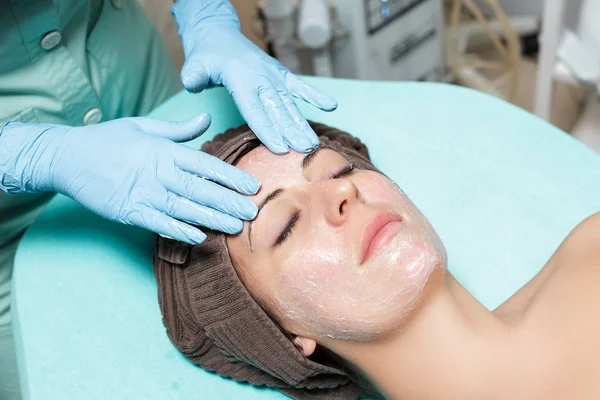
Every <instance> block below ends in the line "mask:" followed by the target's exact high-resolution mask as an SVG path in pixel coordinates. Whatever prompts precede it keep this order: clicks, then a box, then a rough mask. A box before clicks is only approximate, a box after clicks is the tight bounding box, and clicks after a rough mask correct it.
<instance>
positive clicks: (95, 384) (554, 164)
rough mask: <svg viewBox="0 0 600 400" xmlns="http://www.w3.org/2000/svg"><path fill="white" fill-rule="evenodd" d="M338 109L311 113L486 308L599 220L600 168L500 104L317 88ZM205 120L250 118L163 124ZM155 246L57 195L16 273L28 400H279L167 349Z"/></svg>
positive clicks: (209, 98) (216, 107)
mask: <svg viewBox="0 0 600 400" xmlns="http://www.w3.org/2000/svg"><path fill="white" fill-rule="evenodd" d="M309 81H310V82H311V83H313V84H315V85H317V86H318V87H319V88H320V89H322V90H324V91H325V92H327V93H330V94H332V95H333V96H335V97H336V98H337V100H338V101H339V109H338V110H337V111H335V112H333V113H330V114H328V113H323V112H320V111H317V110H315V109H313V108H311V107H309V106H305V105H302V106H301V107H302V111H303V112H304V115H305V116H306V117H307V118H309V119H313V120H316V121H321V122H324V123H327V124H330V125H333V126H336V127H338V128H341V129H344V130H347V131H348V132H350V133H352V134H354V135H357V136H359V137H360V138H361V139H363V140H364V141H365V143H366V144H367V145H368V146H369V150H370V152H371V155H372V157H373V159H374V161H375V164H376V165H377V166H378V167H379V168H381V169H382V170H383V171H384V172H386V173H387V174H388V175H390V177H391V178H392V179H394V180H395V181H396V182H397V183H398V184H399V186H400V187H401V188H402V189H403V190H404V191H405V192H406V193H407V194H408V195H409V197H411V199H412V200H413V201H414V202H415V204H416V205H417V206H418V207H419V208H420V209H421V210H422V211H423V213H424V214H425V215H426V216H427V217H428V218H429V219H430V221H431V222H432V224H433V226H434V227H435V228H436V230H437V231H438V233H439V234H440V236H441V238H442V240H443V241H444V243H445V245H446V247H447V250H448V255H449V264H450V269H451V271H452V272H453V273H454V274H455V276H456V277H457V279H458V280H459V281H460V282H462V283H463V284H464V285H465V286H466V287H467V289H469V290H470V291H471V292H472V293H473V294H474V295H475V296H476V297H477V298H478V299H479V300H480V301H481V302H482V303H483V304H484V305H485V306H487V307H488V308H490V309H493V308H495V307H496V306H498V305H499V304H501V303H502V302H503V301H504V300H505V299H507V298H508V297H510V296H511V295H512V294H513V293H514V292H515V291H516V290H518V289H519V288H520V287H521V286H522V285H523V284H525V283H526V282H527V280H529V279H530V278H531V277H532V276H534V275H535V274H536V273H537V272H538V271H539V269H540V268H541V267H542V266H543V265H544V263H545V262H546V261H547V259H548V258H549V257H550V256H551V255H552V253H553V252H554V251H555V250H556V248H557V246H558V245H559V244H560V243H561V241H562V240H563V239H564V238H565V237H566V235H567V234H568V233H569V232H570V231H571V229H572V228H574V227H575V225H576V224H577V223H579V222H580V221H581V220H583V219H584V218H585V217H587V216H589V215H591V214H593V213H595V212H598V211H600V156H598V155H597V154H596V153H594V152H592V151H591V150H589V149H587V148H586V147H584V146H583V145H582V144H580V143H578V142H577V141H575V140H574V139H572V138H571V137H570V136H568V135H567V134H565V133H563V132H562V131H560V130H558V129H556V128H554V127H552V126H551V125H549V124H548V123H546V122H544V121H542V120H540V119H538V118H536V117H535V116H533V115H531V114H529V113H527V112H525V111H522V110H521V109H518V108H516V107H514V106H512V105H510V104H507V103H505V102H503V101H501V100H498V99H495V98H492V97H490V96H487V95H484V94H481V93H478V92H474V91H471V90H468V89H463V88H459V87H455V86H448V85H441V84H432V83H400V82H397V83H388V82H386V83H383V82H359V81H346V80H333V79H316V78H311V79H309ZM197 112H210V113H211V114H212V116H213V126H212V127H211V128H210V130H209V131H208V133H207V134H206V135H205V136H204V138H201V139H199V140H196V142H195V143H192V144H191V145H192V146H195V147H198V146H199V145H200V143H201V141H202V140H206V139H207V138H211V137H213V136H214V135H215V134H217V133H219V132H221V131H223V130H224V129H225V128H228V127H231V126H236V125H238V124H240V123H241V122H242V120H241V117H240V116H239V114H238V113H237V111H236V109H235V107H234V105H233V102H232V101H231V100H230V98H229V95H228V94H227V92H226V91H225V90H223V89H213V90H210V91H207V92H205V93H203V94H201V95H191V94H187V93H180V94H178V95H177V96H175V97H174V98H172V99H171V100H169V101H167V102H166V103H165V104H164V105H162V106H161V107H159V108H158V109H157V110H156V111H155V112H153V116H154V117H157V118H164V119H184V118H187V117H190V116H192V115H194V114H195V113H197ZM151 253H152V235H151V234H149V233H147V232H143V231H141V230H139V229H136V228H132V227H127V226H120V225H117V224H115V223H111V222H108V221H105V220H103V219H101V218H100V217H98V216H96V215H94V214H92V213H90V212H88V211H86V210H84V209H83V208H82V207H80V206H78V205H77V204H76V203H74V202H73V201H71V200H69V199H67V198H65V197H62V196H57V197H56V198H55V199H54V200H53V201H52V202H51V203H50V204H49V206H48V208H47V209H46V210H45V211H44V212H43V213H42V215H41V216H40V217H39V218H38V220H37V221H36V222H35V223H34V225H33V226H32V227H31V229H30V230H29V231H28V232H27V234H26V235H25V237H24V239H23V241H22V242H21V245H20V247H19V250H18V253H17V259H16V264H15V275H14V282H13V285H14V286H13V289H14V292H13V293H14V300H13V301H14V306H15V307H14V316H13V318H14V324H15V336H16V340H17V353H18V359H19V363H20V370H21V373H22V381H23V382H22V385H23V388H24V393H25V398H32V399H161V400H162V399H278V398H285V396H283V395H281V394H279V393H278V392H275V391H272V390H265V389H256V388H252V387H249V386H246V385H242V384H237V383H235V382H232V381H229V380H226V379H222V378H220V377H217V376H215V375H213V374H210V373H206V372H204V371H203V370H201V369H199V368H197V367H195V366H194V365H192V364H191V363H189V362H187V361H186V360H185V359H184V358H183V356H181V355H180V354H179V353H178V352H177V351H176V349H175V348H174V347H173V346H172V345H171V344H170V342H169V340H168V338H167V336H166V334H165V330H164V327H163V325H162V322H161V315H160V311H159V308H158V303H157V295H156V285H155V282H154V277H153V274H152V269H151Z"/></svg>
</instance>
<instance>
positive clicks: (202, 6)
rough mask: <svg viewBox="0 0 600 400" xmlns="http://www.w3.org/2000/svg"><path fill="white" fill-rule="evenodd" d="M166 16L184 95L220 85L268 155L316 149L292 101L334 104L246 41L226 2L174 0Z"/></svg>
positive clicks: (328, 107) (324, 107)
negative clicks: (179, 55)
mask: <svg viewBox="0 0 600 400" xmlns="http://www.w3.org/2000/svg"><path fill="white" fill-rule="evenodd" d="M171 12H172V13H173V16H174V17H175V20H176V21H177V25H178V27H179V36H181V39H182V41H183V49H184V52H185V56H186V61H185V64H184V66H183V69H182V71H181V80H182V81H183V84H184V86H185V88H186V89H187V90H188V91H190V92H200V91H202V90H203V89H205V88H208V87H213V86H220V85H223V86H225V87H226V88H227V89H228V90H229V93H231V96H232V97H233V100H234V101H235V103H236V105H237V107H238V109H239V110H240V113H241V114H242V116H243V117H244V119H245V120H246V121H247V122H248V125H249V126H250V128H251V129H252V130H253V131H254V133H256V136H258V138H259V139H260V140H261V141H262V142H263V143H264V144H265V145H266V146H267V147H268V148H269V149H270V150H271V151H273V152H274V153H277V154H281V153H286V152H288V151H289V149H290V148H291V149H293V150H296V151H299V152H305V151H308V150H310V149H312V148H315V147H318V145H319V140H318V138H317V135H316V134H315V133H314V132H313V130H312V129H311V127H310V126H309V124H308V123H307V122H306V120H305V119H304V117H302V115H301V114H300V111H299V110H298V108H297V107H296V104H295V103H294V101H293V97H297V98H300V99H302V100H304V101H306V102H308V103H310V104H312V105H313V106H315V107H318V108H320V109H322V110H325V111H332V110H335V108H336V107H337V103H336V101H335V100H334V99H332V98H331V97H329V96H327V95H326V94H324V93H322V92H320V91H319V90H317V89H315V88H314V87H312V86H311V85H309V84H307V83H306V82H304V81H302V80H301V79H299V78H297V77H296V76H295V75H294V74H293V73H291V72H290V71H289V70H288V69H287V68H285V67H284V66H283V65H281V64H280V63H279V62H278V61H277V60H275V59H274V58H272V57H270V56H268V55H267V54H265V53H264V52H263V51H262V50H261V49H260V48H258V47H257V46H256V45H254V44H253V43H252V42H251V41H250V40H248V39H247V38H246V37H245V36H244V35H243V34H242V33H241V32H240V23H239V20H238V17H237V13H236V11H235V8H234V7H233V6H232V5H231V4H230V3H229V1H227V0H177V2H176V3H175V4H174V5H173V8H172V9H171Z"/></svg>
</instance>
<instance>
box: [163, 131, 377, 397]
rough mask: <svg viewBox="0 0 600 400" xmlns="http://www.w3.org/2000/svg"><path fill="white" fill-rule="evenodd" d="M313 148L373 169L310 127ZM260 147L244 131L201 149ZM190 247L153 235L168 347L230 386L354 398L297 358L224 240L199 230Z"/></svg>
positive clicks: (344, 139) (343, 376)
mask: <svg viewBox="0 0 600 400" xmlns="http://www.w3.org/2000/svg"><path fill="white" fill-rule="evenodd" d="M310 124H311V126H312V128H313V129H314V131H315V132H316V133H317V135H318V136H319V138H320V140H321V145H322V146H326V147H328V148H332V149H334V150H336V151H337V152H339V153H340V154H342V155H343V156H344V157H346V158H347V159H348V161H349V162H351V163H353V164H354V166H356V167H357V168H359V169H369V170H376V169H375V167H373V165H372V164H371V163H370V161H369V154H368V151H367V148H366V147H365V146H364V144H362V143H361V142H360V140H358V139H357V138H354V137H352V136H350V135H349V134H348V133H345V132H342V131H340V130H338V129H335V128H331V127H328V126H326V125H323V124H317V123H312V122H311V123H310ZM259 145H260V142H259V140H258V139H257V138H256V136H255V135H254V134H253V133H252V132H251V131H250V129H249V128H248V126H247V125H242V126H240V127H238V128H234V129H229V130H227V131H226V132H225V133H223V134H220V135H217V136H216V137H215V138H214V139H213V140H212V141H210V142H207V143H205V144H204V145H203V146H202V150H203V151H204V152H206V153H209V154H213V155H215V156H216V157H218V158H220V159H221V160H224V161H226V162H228V163H230V164H235V163H236V162H237V161H238V160H239V158H241V157H242V156H243V155H245V154H247V153H248V152H249V151H250V150H251V149H254V148H255V147H257V146H259ZM204 231H205V232H206V233H207V238H206V241H205V242H204V243H202V244H200V245H196V246H191V245H188V244H186V243H182V242H176V241H173V240H170V239H166V238H163V237H157V240H156V246H155V249H154V258H153V264H154V274H155V276H156V280H157V283H158V301H159V304H160V309H161V311H162V315H163V323H164V325H165V327H166V328H167V335H168V336H169V339H170V340H171V342H172V343H173V344H174V345H175V347H177V348H178V349H179V350H180V351H181V352H182V353H183V354H184V355H185V356H186V357H188V358H189V359H190V361H192V362H193V363H194V364H197V365H199V366H201V367H202V368H204V369H206V370H209V371H212V372H216V373H217V374H219V375H221V376H226V377H229V378H232V379H235V380H236V381H240V382H248V383H251V384H253V385H257V386H268V387H273V388H276V389H278V390H280V391H282V392H284V393H286V394H288V395H289V396H291V397H293V398H296V399H334V400H335V399H356V398H359V397H361V396H363V395H366V393H364V391H363V389H362V388H361V387H359V386H358V385H357V384H356V383H355V382H353V381H352V380H351V379H350V378H349V375H348V373H347V372H346V370H345V369H344V368H339V367H336V366H332V365H325V364H323V363H318V362H315V361H312V360H310V359H308V358H305V357H304V356H303V355H302V354H301V353H300V351H298V349H296V347H295V346H294V345H293V343H292V342H291V341H290V340H289V339H288V337H287V336H286V335H285V334H284V333H283V332H282V331H281V329H280V328H279V327H278V326H277V325H276V324H275V323H274V322H273V320H272V319H271V318H270V317H269V316H268V315H267V313H266V312H265V311H264V310H263V309H262V308H261V307H260V306H259V305H258V304H257V303H256V301H255V300H254V299H253V298H252V296H251V295H250V293H249V292H248V291H247V289H246V288H245V286H244V285H243V284H242V282H241V281H240V279H239V277H238V275H237V273H236V271H235V269H234V267H233V264H232V262H231V258H230V256H229V251H228V249H227V245H226V237H225V234H223V233H220V232H216V231H211V230H206V229H204Z"/></svg>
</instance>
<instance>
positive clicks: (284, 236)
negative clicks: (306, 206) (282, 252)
mask: <svg viewBox="0 0 600 400" xmlns="http://www.w3.org/2000/svg"><path fill="white" fill-rule="evenodd" d="M299 219H300V210H298V211H296V212H295V213H293V214H292V217H291V218H290V220H289V221H288V223H287V224H286V225H285V228H283V231H281V233H280V234H279V236H277V239H276V240H275V243H273V246H272V247H277V246H279V245H280V244H281V243H283V241H284V240H285V239H287V237H288V236H289V235H290V234H291V233H292V229H294V226H296V224H297V223H298V220H299Z"/></svg>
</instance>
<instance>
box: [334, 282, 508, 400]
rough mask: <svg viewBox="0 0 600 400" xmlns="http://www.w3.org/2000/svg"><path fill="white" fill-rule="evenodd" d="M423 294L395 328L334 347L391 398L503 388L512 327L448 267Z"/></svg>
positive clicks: (477, 394) (492, 393)
mask: <svg viewBox="0 0 600 400" xmlns="http://www.w3.org/2000/svg"><path fill="white" fill-rule="evenodd" d="M422 298H423V299H424V300H423V301H422V303H421V304H420V305H419V307H418V308H417V309H416V310H414V311H413V315H412V316H411V319H410V320H409V321H407V322H406V323H405V324H404V326H403V327H402V329H400V330H398V331H397V332H393V333H391V334H390V335H388V336H386V337H385V338H383V339H379V340H376V341H372V342H364V343H363V342H361V343H357V342H352V343H350V342H338V343H334V344H330V346H331V348H332V349H333V350H334V351H336V352H337V353H338V354H340V355H342V356H343V357H344V358H346V359H347V360H349V361H350V362H352V363H353V364H355V365H356V366H357V367H358V368H359V369H361V370H362V371H363V372H364V373H365V374H366V375H367V377H369V379H370V380H371V381H372V382H373V383H374V384H375V386H377V387H378V388H379V390H380V391H381V392H383V393H384V394H385V396H386V397H387V398H389V399H442V398H450V397H451V398H457V399H471V398H475V399H482V398H485V399H491V398H495V397H497V396H499V395H500V394H501V393H504V392H505V391H506V387H507V386H510V385H507V381H508V380H509V379H511V378H510V377H509V376H508V375H507V374H510V368H508V365H510V363H511V362H513V363H514V357H511V352H514V350H512V349H514V348H515V346H512V345H511V341H512V339H511V335H510V332H509V329H510V328H509V327H508V326H507V325H505V324H504V323H503V322H502V321H501V320H500V319H498V318H497V317H496V316H495V315H494V314H493V313H492V312H490V311H489V310H487V309H486V308H485V307H483V305H481V304H480V303H479V302H478V301H477V300H476V299H475V298H473V296H471V295H470V294H469V293H468V292H467V291H466V289H465V288H464V287H462V286H461V285H460V284H459V283H458V282H457V281H456V280H455V279H454V278H453V277H452V275H451V274H450V273H448V272H447V271H442V270H437V271H436V272H434V273H433V274H432V276H431V277H430V280H429V282H428V284H427V287H426V288H425V291H424V293H423V296H422ZM509 360H512V361H509Z"/></svg>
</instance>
